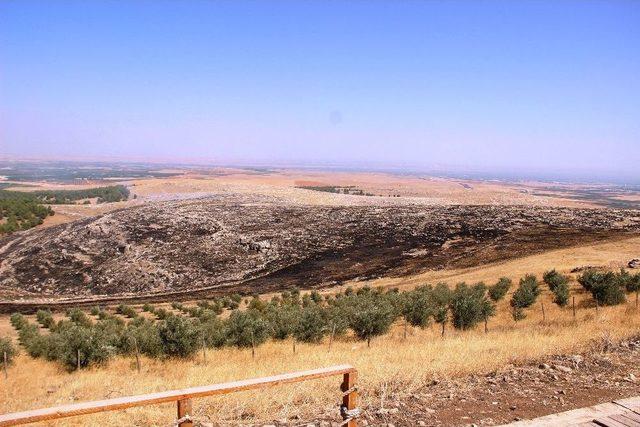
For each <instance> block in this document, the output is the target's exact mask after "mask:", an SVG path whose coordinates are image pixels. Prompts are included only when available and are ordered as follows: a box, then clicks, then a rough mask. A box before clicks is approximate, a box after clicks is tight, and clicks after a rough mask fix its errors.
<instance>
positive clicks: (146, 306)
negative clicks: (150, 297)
mask: <svg viewBox="0 0 640 427" xmlns="http://www.w3.org/2000/svg"><path fill="white" fill-rule="evenodd" d="M153 310H154V308H153V306H152V305H151V304H149V303H145V304H144V305H143V306H142V311H144V312H145V313H153Z"/></svg>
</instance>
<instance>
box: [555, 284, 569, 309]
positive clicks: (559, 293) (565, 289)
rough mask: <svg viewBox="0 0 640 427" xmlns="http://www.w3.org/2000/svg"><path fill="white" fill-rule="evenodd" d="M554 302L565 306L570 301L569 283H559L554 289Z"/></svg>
mask: <svg viewBox="0 0 640 427" xmlns="http://www.w3.org/2000/svg"><path fill="white" fill-rule="evenodd" d="M553 302H554V303H556V304H558V305H559V306H560V307H564V306H566V305H567V304H568V303H569V285H568V284H567V283H558V284H556V285H555V287H554V289H553Z"/></svg>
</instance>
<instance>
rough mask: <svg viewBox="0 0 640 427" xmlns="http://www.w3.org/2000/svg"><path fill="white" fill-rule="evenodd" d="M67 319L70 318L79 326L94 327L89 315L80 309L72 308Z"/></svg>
mask: <svg viewBox="0 0 640 427" xmlns="http://www.w3.org/2000/svg"><path fill="white" fill-rule="evenodd" d="M67 317H69V320H71V321H72V322H73V323H75V324H76V325H78V326H82V327H86V328H88V327H90V326H91V325H92V323H91V319H89V317H88V316H87V314H86V313H85V312H84V311H82V310H80V309H79V308H72V309H71V310H68V311H67Z"/></svg>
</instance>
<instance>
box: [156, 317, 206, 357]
mask: <svg viewBox="0 0 640 427" xmlns="http://www.w3.org/2000/svg"><path fill="white" fill-rule="evenodd" d="M159 329H160V339H161V340H162V346H163V348H164V351H165V353H166V354H167V355H169V356H178V357H189V356H191V355H193V354H194V353H195V352H196V351H198V348H200V345H199V343H198V341H199V340H198V338H199V331H198V329H197V328H196V325H195V324H194V322H193V321H192V320H191V319H186V318H184V317H182V316H169V317H167V318H166V319H165V320H163V321H162V323H161V324H160V328H159Z"/></svg>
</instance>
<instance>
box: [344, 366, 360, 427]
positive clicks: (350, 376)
mask: <svg viewBox="0 0 640 427" xmlns="http://www.w3.org/2000/svg"><path fill="white" fill-rule="evenodd" d="M357 378H358V373H357V372H347V373H346V374H344V377H343V381H342V385H341V386H340V390H342V393H343V396H342V416H343V418H344V419H345V420H348V421H347V423H346V424H343V425H346V426H347V427H357V425H358V424H357V421H356V419H355V418H350V417H349V416H348V414H349V413H348V411H353V410H354V409H356V408H357V406H358V391H357V390H356V389H355V386H356V380H357Z"/></svg>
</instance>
